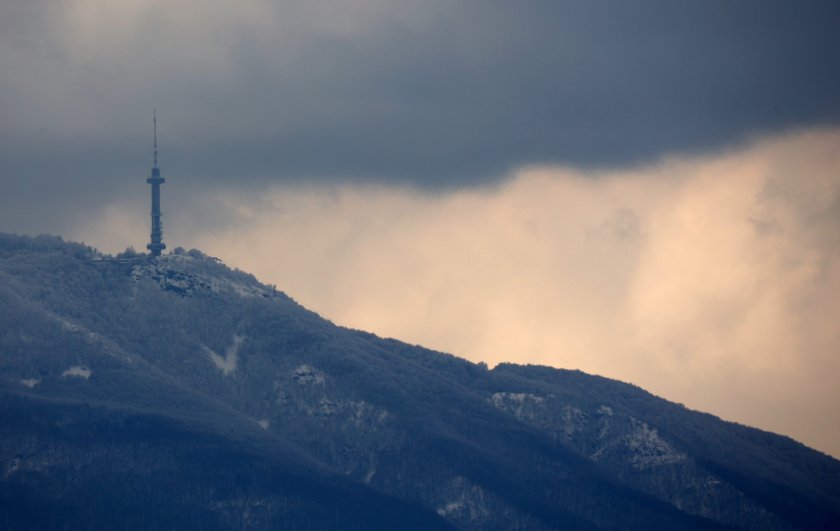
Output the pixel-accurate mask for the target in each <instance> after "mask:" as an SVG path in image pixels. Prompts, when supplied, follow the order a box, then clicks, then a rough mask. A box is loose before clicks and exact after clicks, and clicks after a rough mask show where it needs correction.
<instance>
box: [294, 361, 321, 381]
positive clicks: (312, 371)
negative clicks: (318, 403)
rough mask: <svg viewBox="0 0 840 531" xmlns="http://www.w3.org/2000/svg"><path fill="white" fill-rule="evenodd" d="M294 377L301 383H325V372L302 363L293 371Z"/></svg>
mask: <svg viewBox="0 0 840 531" xmlns="http://www.w3.org/2000/svg"><path fill="white" fill-rule="evenodd" d="M292 379H293V380H294V381H295V383H297V384H299V385H324V381H325V379H324V373H323V372H321V371H319V370H318V369H316V368H314V367H310V366H309V365H301V366H299V367H298V368H296V369H295V370H294V371H293V373H292Z"/></svg>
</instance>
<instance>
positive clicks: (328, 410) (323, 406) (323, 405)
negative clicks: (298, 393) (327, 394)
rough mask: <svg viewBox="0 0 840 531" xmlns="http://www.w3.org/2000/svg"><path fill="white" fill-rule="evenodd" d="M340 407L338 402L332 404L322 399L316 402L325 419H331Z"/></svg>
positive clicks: (330, 401) (326, 399) (327, 399)
mask: <svg viewBox="0 0 840 531" xmlns="http://www.w3.org/2000/svg"><path fill="white" fill-rule="evenodd" d="M340 406H341V404H340V403H338V402H333V401H332V400H330V399H329V398H322V399H321V400H320V402H318V408H319V409H320V410H321V414H322V415H324V416H325V417H331V416H333V415H335V414H336V413H337V412H338V408H339V407H340Z"/></svg>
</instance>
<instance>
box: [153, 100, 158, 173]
mask: <svg viewBox="0 0 840 531" xmlns="http://www.w3.org/2000/svg"><path fill="white" fill-rule="evenodd" d="M152 129H153V130H154V137H155V168H157V164H158V163H157V107H152Z"/></svg>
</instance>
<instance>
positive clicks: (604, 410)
mask: <svg viewBox="0 0 840 531" xmlns="http://www.w3.org/2000/svg"><path fill="white" fill-rule="evenodd" d="M596 413H598V414H599V415H603V416H605V417H612V416H613V410H612V408H611V407H610V406H601V407H599V408H598V409H597V410H596Z"/></svg>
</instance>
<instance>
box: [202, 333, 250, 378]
mask: <svg viewBox="0 0 840 531" xmlns="http://www.w3.org/2000/svg"><path fill="white" fill-rule="evenodd" d="M243 341H245V336H238V335H235V334H234V336H233V343H232V344H231V345H230V346H229V347H228V348H227V349H226V350H225V356H224V357H222V356H219V355H218V354H216V352H214V351H213V350H212V349H210V348H208V347H206V346H204V345H202V346H203V347H204V352H206V353H207V355H208V356H210V359H211V360H212V361H213V364H214V365H215V366H216V368H217V369H219V370H220V371H222V373H224V375H225V376H229V375H230V374H231V373H232V372H233V371H235V370H236V364H237V363H238V362H239V347H240V346H242V342H243Z"/></svg>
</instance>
